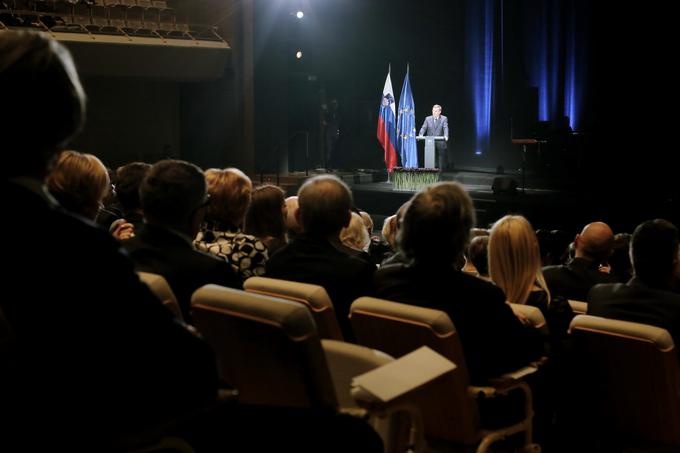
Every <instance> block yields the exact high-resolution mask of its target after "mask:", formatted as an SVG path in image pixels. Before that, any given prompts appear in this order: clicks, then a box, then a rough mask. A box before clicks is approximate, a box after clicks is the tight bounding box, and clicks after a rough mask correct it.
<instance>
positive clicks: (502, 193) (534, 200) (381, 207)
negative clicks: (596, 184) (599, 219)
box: [251, 168, 583, 230]
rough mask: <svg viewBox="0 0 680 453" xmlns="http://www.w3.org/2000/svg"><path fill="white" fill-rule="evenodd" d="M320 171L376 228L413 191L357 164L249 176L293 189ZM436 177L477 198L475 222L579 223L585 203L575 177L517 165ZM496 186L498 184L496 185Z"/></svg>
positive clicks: (539, 225)
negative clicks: (521, 218) (508, 217)
mask: <svg viewBox="0 0 680 453" xmlns="http://www.w3.org/2000/svg"><path fill="white" fill-rule="evenodd" d="M319 174H333V175H335V176H337V177H339V178H340V179H342V180H343V181H345V182H346V183H347V185H349V186H350V187H351V189H352V192H353V195H354V202H355V205H356V206H357V207H358V208H360V209H362V210H365V211H366V212H368V213H369V214H371V216H372V217H373V220H374V223H375V228H376V230H379V229H380V227H381V225H382V221H383V220H384V218H385V217H387V216H390V215H392V214H394V213H395V212H396V211H397V209H399V207H400V206H401V205H402V204H403V203H404V202H406V201H407V200H409V199H410V198H411V197H412V196H413V195H414V193H415V191H409V190H396V189H395V188H394V187H393V185H392V183H391V182H389V181H387V172H386V171H385V170H384V169H382V170H370V169H358V170H356V171H354V172H349V171H333V172H328V171H325V170H323V169H316V170H313V171H309V172H307V173H305V172H299V173H292V172H291V173H289V174H288V175H285V176H282V175H278V176H277V175H271V174H264V175H260V174H258V175H251V178H252V179H253V182H254V183H256V184H258V183H263V184H277V185H279V186H281V187H283V188H284V189H285V190H286V193H287V195H294V194H296V193H297V190H298V188H299V187H300V185H302V183H303V182H304V181H305V179H307V178H309V177H312V176H316V175H319ZM440 181H457V182H458V183H460V184H462V185H463V187H465V189H466V190H467V191H468V193H469V194H470V197H471V198H472V199H473V202H474V204H475V210H476V213H477V225H478V226H480V227H487V226H490V224H492V223H493V222H494V221H496V220H498V219H499V218H500V217H502V216H504V215H505V214H508V213H513V214H523V215H525V216H526V217H527V218H529V219H530V220H531V221H532V223H533V224H534V225H535V228H551V229H552V228H558V227H560V228H561V227H562V226H561V225H565V226H568V227H571V224H572V223H573V224H574V226H573V228H577V227H578V225H581V226H582V224H581V223H580V222H582V221H583V220H581V216H580V215H578V216H577V215H575V214H574V213H576V212H578V211H582V210H583V203H581V202H579V199H580V197H579V196H578V195H577V190H576V188H575V187H574V186H573V183H570V182H569V181H564V180H559V179H558V178H545V177H539V176H538V175H535V174H526V175H524V177H523V175H522V173H521V171H519V170H517V171H514V172H513V171H510V172H508V171H505V172H503V174H499V173H498V172H496V171H494V170H492V169H484V168H461V169H459V170H456V171H450V172H443V173H441V175H440ZM494 189H496V190H494Z"/></svg>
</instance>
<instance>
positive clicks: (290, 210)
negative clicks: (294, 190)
mask: <svg viewBox="0 0 680 453" xmlns="http://www.w3.org/2000/svg"><path fill="white" fill-rule="evenodd" d="M297 208H298V197H297V195H292V196H290V197H287V198H286V242H288V241H290V240H291V239H293V238H294V237H295V235H297V234H299V233H300V231H301V227H300V224H299V223H298V221H297V219H296V218H295V212H296V211H297Z"/></svg>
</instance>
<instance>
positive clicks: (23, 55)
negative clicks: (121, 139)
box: [0, 31, 85, 179]
mask: <svg viewBox="0 0 680 453" xmlns="http://www.w3.org/2000/svg"><path fill="white" fill-rule="evenodd" d="M0 86H1V87H2V103H3V108H0V124H2V128H3V130H4V131H7V133H6V134H3V147H4V148H5V149H7V150H9V151H10V152H8V153H5V159H6V161H5V164H4V165H3V177H4V178H11V177H16V176H30V177H35V178H39V179H42V178H43V177H44V176H45V174H46V172H47V170H48V167H49V165H50V163H51V162H52V159H53V158H54V156H55V154H56V153H57V152H58V151H59V150H61V149H63V148H64V146H65V145H66V143H67V142H68V140H69V139H70V138H71V137H72V136H73V135H75V134H76V133H77V132H78V131H79V130H80V128H81V127H82V124H83V122H84V119H85V93H84V91H83V88H82V86H81V84H80V80H79V78H78V74H77V72H76V69H75V66H74V64H73V60H72V58H71V56H70V54H69V52H68V51H67V50H66V48H65V47H64V46H63V45H61V44H60V43H58V42H57V41H56V40H54V39H50V38H49V37H48V36H47V35H45V34H41V33H35V32H29V31H3V32H2V33H0ZM8 106H9V107H8ZM46 108H48V109H49V112H48V113H46V110H45V109H46Z"/></svg>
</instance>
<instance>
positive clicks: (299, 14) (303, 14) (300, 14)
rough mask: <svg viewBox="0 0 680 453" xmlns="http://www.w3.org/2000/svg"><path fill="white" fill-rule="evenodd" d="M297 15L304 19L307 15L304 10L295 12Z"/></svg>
mask: <svg viewBox="0 0 680 453" xmlns="http://www.w3.org/2000/svg"><path fill="white" fill-rule="evenodd" d="M295 17H297V18H298V19H302V18H303V17H305V13H303V12H302V11H298V12H297V13H295Z"/></svg>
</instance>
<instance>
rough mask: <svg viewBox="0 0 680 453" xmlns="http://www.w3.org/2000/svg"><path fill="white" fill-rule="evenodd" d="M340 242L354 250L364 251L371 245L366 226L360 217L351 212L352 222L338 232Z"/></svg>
mask: <svg viewBox="0 0 680 453" xmlns="http://www.w3.org/2000/svg"><path fill="white" fill-rule="evenodd" d="M340 241H341V242H342V243H343V244H344V245H346V246H347V247H350V248H353V249H355V250H363V251H366V250H367V249H368V246H369V245H370V243H371V238H370V237H369V236H368V230H366V224H365V223H364V219H363V218H362V217H361V215H359V214H357V213H356V212H352V220H350V222H349V225H348V226H346V227H345V228H343V229H342V231H340Z"/></svg>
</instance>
